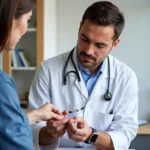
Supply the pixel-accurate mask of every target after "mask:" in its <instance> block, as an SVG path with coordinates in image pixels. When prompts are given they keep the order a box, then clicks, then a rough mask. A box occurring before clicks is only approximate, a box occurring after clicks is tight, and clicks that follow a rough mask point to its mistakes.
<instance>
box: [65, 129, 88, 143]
mask: <svg viewBox="0 0 150 150" xmlns="http://www.w3.org/2000/svg"><path fill="white" fill-rule="evenodd" d="M67 133H68V136H69V138H70V139H72V140H73V141H75V142H83V141H85V140H86V136H81V135H76V134H74V133H73V132H72V131H71V129H67Z"/></svg>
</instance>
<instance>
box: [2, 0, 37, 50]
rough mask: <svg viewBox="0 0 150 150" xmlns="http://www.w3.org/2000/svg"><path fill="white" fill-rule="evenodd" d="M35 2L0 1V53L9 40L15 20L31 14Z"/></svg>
mask: <svg viewBox="0 0 150 150" xmlns="http://www.w3.org/2000/svg"><path fill="white" fill-rule="evenodd" d="M34 4H35V0H0V51H2V50H3V48H4V46H5V45H6V43H7V40H8V39H9V36H10V33H11V29H12V23H13V19H14V18H16V19H19V18H21V16H22V15H23V14H26V13H28V12H30V11H31V10H32V9H33V7H34Z"/></svg>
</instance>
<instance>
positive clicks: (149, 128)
mask: <svg viewBox="0 0 150 150" xmlns="http://www.w3.org/2000/svg"><path fill="white" fill-rule="evenodd" d="M138 135H150V121H149V122H148V123H147V124H146V125H142V126H139V129H138Z"/></svg>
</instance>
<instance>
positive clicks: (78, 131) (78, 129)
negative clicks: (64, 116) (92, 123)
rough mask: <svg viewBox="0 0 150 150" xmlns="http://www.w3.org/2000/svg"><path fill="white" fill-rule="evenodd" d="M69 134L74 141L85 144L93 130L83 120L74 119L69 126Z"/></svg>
mask: <svg viewBox="0 0 150 150" xmlns="http://www.w3.org/2000/svg"><path fill="white" fill-rule="evenodd" d="M75 124H76V125H75ZM67 132H68V136H69V138H70V139H72V140H73V141H75V142H83V141H85V140H86V139H88V138H89V136H90V135H91V134H92V129H91V128H90V127H89V125H88V124H87V122H86V121H85V120H84V119H83V118H78V117H74V118H73V119H71V120H69V122H68V124H67Z"/></svg>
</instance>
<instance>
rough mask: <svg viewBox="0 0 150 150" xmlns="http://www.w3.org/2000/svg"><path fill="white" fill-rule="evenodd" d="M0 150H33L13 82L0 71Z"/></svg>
mask: <svg viewBox="0 0 150 150" xmlns="http://www.w3.org/2000/svg"><path fill="white" fill-rule="evenodd" d="M0 150H35V148H34V147H33V144H32V132H31V128H30V124H29V121H28V119H27V117H26V115H25V113H24V112H23V111H22V109H21V107H20V104H19V99H18V96H17V92H16V87H15V84H14V82H13V80H12V79H11V78H10V77H9V76H8V75H7V74H6V73H4V72H2V71H1V70H0Z"/></svg>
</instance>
